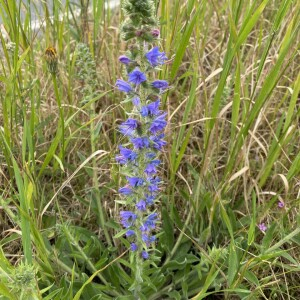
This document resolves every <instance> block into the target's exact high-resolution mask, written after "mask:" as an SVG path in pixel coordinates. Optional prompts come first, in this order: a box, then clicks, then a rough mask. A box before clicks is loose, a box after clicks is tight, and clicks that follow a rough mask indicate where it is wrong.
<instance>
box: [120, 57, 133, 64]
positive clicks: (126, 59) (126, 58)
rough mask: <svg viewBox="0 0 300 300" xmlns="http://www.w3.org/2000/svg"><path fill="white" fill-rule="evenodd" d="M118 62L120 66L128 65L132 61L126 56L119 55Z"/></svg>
mask: <svg viewBox="0 0 300 300" xmlns="http://www.w3.org/2000/svg"><path fill="white" fill-rule="evenodd" d="M119 61H120V62H121V63H122V64H125V65H128V64H129V63H131V62H132V60H131V59H130V58H128V57H127V56H126V55H121V56H120V57H119Z"/></svg>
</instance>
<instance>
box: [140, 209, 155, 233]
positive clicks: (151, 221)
mask: <svg viewBox="0 0 300 300" xmlns="http://www.w3.org/2000/svg"><path fill="white" fill-rule="evenodd" d="M156 221H157V213H152V214H151V215H149V216H148V217H147V219H146V221H145V222H144V224H143V225H142V226H141V227H140V230H141V231H142V232H149V231H151V230H153V229H155V224H156Z"/></svg>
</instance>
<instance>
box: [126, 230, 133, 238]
mask: <svg viewBox="0 0 300 300" xmlns="http://www.w3.org/2000/svg"><path fill="white" fill-rule="evenodd" d="M125 235H126V236H127V237H130V236H133V235H135V232H134V230H132V229H129V230H127V232H126V233H125Z"/></svg>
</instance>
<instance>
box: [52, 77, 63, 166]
mask: <svg viewBox="0 0 300 300" xmlns="http://www.w3.org/2000/svg"><path fill="white" fill-rule="evenodd" d="M52 81H53V86H54V93H55V97H56V101H57V105H58V109H59V119H60V126H61V157H60V159H61V162H62V164H64V157H65V121H64V111H63V108H62V106H61V97H60V93H59V90H58V85H57V79H56V74H52Z"/></svg>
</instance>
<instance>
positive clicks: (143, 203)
mask: <svg viewBox="0 0 300 300" xmlns="http://www.w3.org/2000/svg"><path fill="white" fill-rule="evenodd" d="M135 206H136V208H137V209H138V210H140V211H145V210H146V208H147V203H146V201H145V200H141V201H139V202H138V203H137V204H136V205H135Z"/></svg>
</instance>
